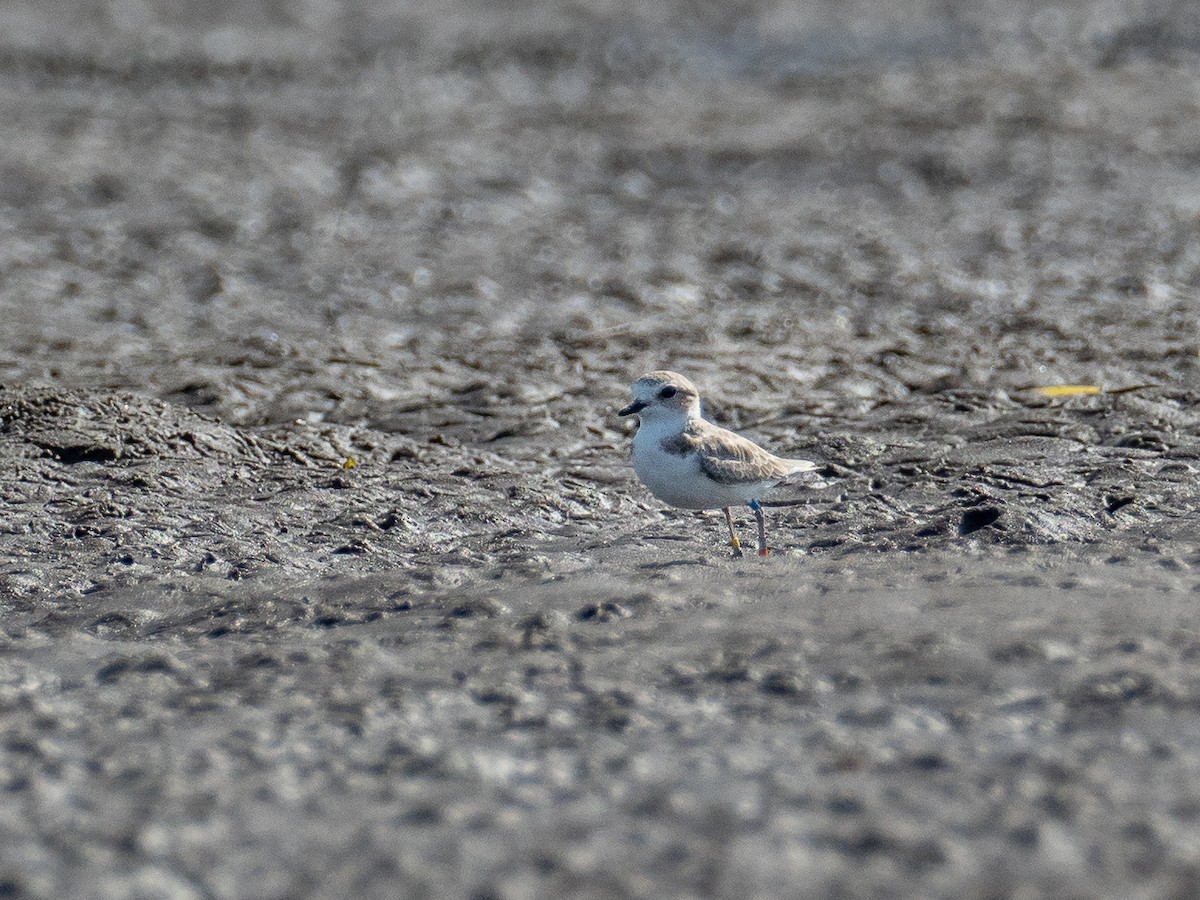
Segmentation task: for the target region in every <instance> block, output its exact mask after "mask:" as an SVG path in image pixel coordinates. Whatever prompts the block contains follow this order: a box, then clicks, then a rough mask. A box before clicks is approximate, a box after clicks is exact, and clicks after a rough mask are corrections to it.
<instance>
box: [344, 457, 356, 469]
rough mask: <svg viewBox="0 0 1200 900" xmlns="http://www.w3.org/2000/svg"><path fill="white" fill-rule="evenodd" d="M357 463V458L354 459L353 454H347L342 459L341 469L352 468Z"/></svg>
mask: <svg viewBox="0 0 1200 900" xmlns="http://www.w3.org/2000/svg"><path fill="white" fill-rule="evenodd" d="M357 465H358V460H357V459H355V458H354V457H353V456H347V457H346V458H345V460H343V461H342V468H343V469H353V468H354V467H355V466H357Z"/></svg>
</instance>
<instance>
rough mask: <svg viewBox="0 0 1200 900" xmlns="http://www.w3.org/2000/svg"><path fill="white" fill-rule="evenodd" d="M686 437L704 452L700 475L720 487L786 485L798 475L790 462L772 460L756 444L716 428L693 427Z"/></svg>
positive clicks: (689, 427)
mask: <svg viewBox="0 0 1200 900" xmlns="http://www.w3.org/2000/svg"><path fill="white" fill-rule="evenodd" d="M705 425H707V426H708V427H707V428H706V427H705ZM684 436H685V438H687V439H688V440H689V441H690V442H691V443H692V444H693V446H695V447H696V448H697V449H699V450H700V471H702V472H703V473H704V474H705V475H707V476H708V477H709V478H711V479H712V480H713V481H715V482H717V483H718V484H737V483H739V482H745V481H770V480H777V481H782V480H783V479H784V478H786V477H787V476H788V475H789V474H790V473H791V472H794V471H796V468H795V465H794V464H793V463H791V462H790V461H785V460H782V459H779V458H778V457H776V456H772V455H771V454H770V453H768V452H767V451H766V450H763V449H762V448H761V447H759V446H758V445H757V444H755V443H754V442H753V441H749V440H747V439H746V438H744V437H742V436H741V435H738V434H734V433H733V432H732V431H726V430H725V429H724V428H719V427H717V426H715V425H710V424H708V423H704V424H703V425H700V426H693V425H689V426H688V429H687V432H685V435H684Z"/></svg>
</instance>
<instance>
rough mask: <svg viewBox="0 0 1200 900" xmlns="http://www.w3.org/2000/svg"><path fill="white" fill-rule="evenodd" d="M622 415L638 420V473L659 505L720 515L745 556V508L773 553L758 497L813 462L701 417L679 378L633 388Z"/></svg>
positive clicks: (659, 378) (691, 388) (761, 546)
mask: <svg viewBox="0 0 1200 900" xmlns="http://www.w3.org/2000/svg"><path fill="white" fill-rule="evenodd" d="M617 415H620V416H632V415H637V417H638V419H639V421H638V430H637V434H635V435H634V436H633V470H634V471H635V472H637V475H638V478H640V479H641V480H642V484H644V485H645V486H646V487H648V488H649V489H650V493H652V494H653V495H654V496H655V497H657V498H658V499H659V500H661V501H663V502H664V503H666V504H668V505H670V506H678V507H680V508H682V509H721V510H723V511H724V512H725V524H726V525H728V526H729V543H730V544H731V545H732V546H733V551H734V554H735V555H737V556H740V555H741V552H742V550H741V547H742V542H741V541H739V540H738V536H737V533H736V532H735V531H734V530H733V516H732V515H731V514H730V512H729V508H730V507H731V506H734V505H739V506H740V505H741V504H743V503H744V504H746V505H747V506H749V507H750V508H751V509H752V510H754V518H755V519H757V520H758V553H759V556H766V555H767V529H766V525H765V524H764V522H763V511H762V506H761V505H760V504H759V502H758V501H759V499H760V498H762V497H763V496H764V495H766V494H769V493H770V492H771V491H772V490H774V489H775V488H778V487H780V486H781V485H783V484H784V483H786V482H787V481H788V479H789V478H790V477H791V476H792V475H795V474H796V473H798V472H809V471H812V470H813V469H815V468H816V465H815V464H814V463H811V462H809V461H808V460H806V459H781V458H780V457H778V456H775V455H774V454H771V453H768V452H767V451H766V450H764V449H763V448H762V447H760V446H758V444H756V443H754V442H753V441H749V440H747V439H746V438H744V437H742V436H741V435H738V434H734V433H733V432H732V431H729V430H727V429H725V428H721V427H720V426H719V425H714V424H713V423H712V422H708V421H706V420H704V419H702V418H701V417H700V393H699V391H697V390H696V386H695V385H694V384H692V383H691V382H690V381H688V380H687V379H686V378H684V377H683V376H682V375H679V374H677V373H675V372H665V371H660V372H650V373H648V374H646V375H643V376H642V377H641V378H639V379H638V380H637V381H635V382H634V383H633V402H632V403H630V404H629V405H628V406H627V407H625V408H624V409H623V410H621V411H620V412H619V413H617Z"/></svg>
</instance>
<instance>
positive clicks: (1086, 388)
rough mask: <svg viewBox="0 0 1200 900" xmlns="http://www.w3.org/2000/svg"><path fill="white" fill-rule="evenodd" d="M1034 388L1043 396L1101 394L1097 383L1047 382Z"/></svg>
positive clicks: (1101, 391)
mask: <svg viewBox="0 0 1200 900" xmlns="http://www.w3.org/2000/svg"><path fill="white" fill-rule="evenodd" d="M1034 390H1035V391H1036V392H1037V393H1039V394H1042V395H1043V396H1045V397H1078V396H1079V395H1081V394H1102V393H1104V391H1103V390H1102V389H1101V387H1100V385H1098V384H1048V385H1046V386H1045V387H1036V388H1034Z"/></svg>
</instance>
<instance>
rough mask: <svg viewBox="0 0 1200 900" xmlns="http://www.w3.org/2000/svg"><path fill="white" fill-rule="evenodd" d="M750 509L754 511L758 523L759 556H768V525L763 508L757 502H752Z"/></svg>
mask: <svg viewBox="0 0 1200 900" xmlns="http://www.w3.org/2000/svg"><path fill="white" fill-rule="evenodd" d="M750 508H751V509H752V510H754V518H755V519H756V520H757V521H758V555H759V556H766V555H767V523H766V522H765V521H763V511H762V507H761V506H759V504H758V501H757V500H751V501H750Z"/></svg>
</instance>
